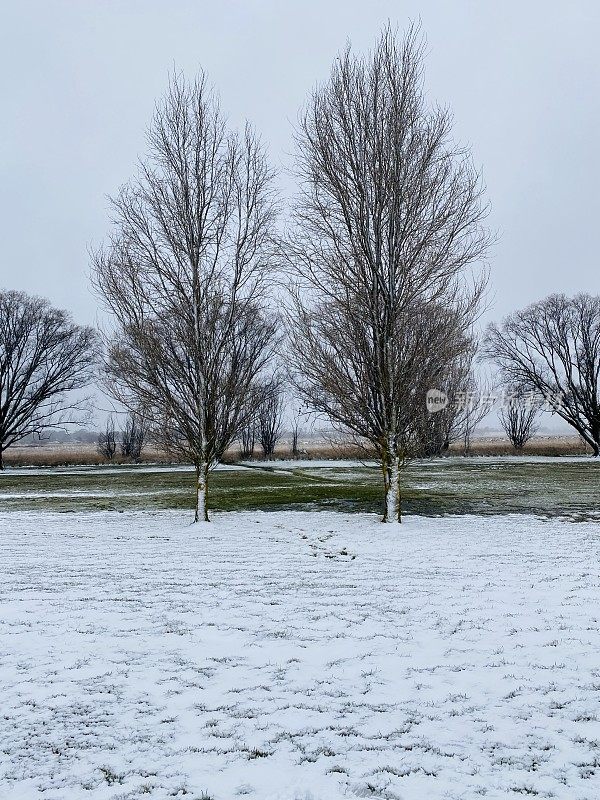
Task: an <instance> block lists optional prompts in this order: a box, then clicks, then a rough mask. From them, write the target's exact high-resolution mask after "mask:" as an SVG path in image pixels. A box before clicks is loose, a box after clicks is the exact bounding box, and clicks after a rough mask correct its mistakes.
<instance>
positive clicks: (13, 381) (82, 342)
mask: <svg viewBox="0 0 600 800" xmlns="http://www.w3.org/2000/svg"><path fill="white" fill-rule="evenodd" d="M97 356H98V339H97V335H96V333H95V332H94V331H93V330H92V329H91V328H86V327H81V326H79V325H75V324H73V322H72V321H71V318H70V317H69V315H68V314H67V313H66V312H65V311H58V310H57V309H54V308H52V307H51V306H50V304H49V303H48V302H47V301H46V300H42V299H40V298H38V297H30V296H29V295H27V294H24V293H23V292H14V291H8V292H0V469H3V468H4V461H3V454H4V451H5V450H6V449H7V448H8V447H10V446H11V445H12V444H15V442H18V441H20V440H21V439H23V438H24V437H26V436H30V435H38V436H41V435H43V433H44V431H47V430H48V429H52V428H58V427H63V426H64V425H68V424H74V423H77V422H81V417H82V413H83V412H84V403H83V402H82V401H81V399H80V400H73V394H72V393H73V392H74V390H77V389H81V387H83V386H85V385H86V384H87V383H89V381H90V380H91V379H92V377H93V373H94V366H95V362H96V359H97Z"/></svg>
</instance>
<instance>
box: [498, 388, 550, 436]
mask: <svg viewBox="0 0 600 800" xmlns="http://www.w3.org/2000/svg"><path fill="white" fill-rule="evenodd" d="M540 408H541V402H540V398H537V400H536V398H535V397H532V396H531V395H529V394H526V393H524V392H523V391H521V389H520V388H519V387H518V386H509V387H507V391H506V402H505V405H503V406H501V408H500V409H499V411H498V418H499V420H500V424H501V425H502V429H503V431H504V433H505V434H506V435H507V437H508V438H509V440H510V442H511V443H512V446H513V447H514V448H515V450H516V451H517V452H521V451H522V450H523V448H524V447H525V445H526V444H527V442H528V441H529V440H530V439H531V437H532V436H533V435H534V434H535V432H536V430H537V419H538V416H539V413H540Z"/></svg>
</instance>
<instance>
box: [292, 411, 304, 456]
mask: <svg viewBox="0 0 600 800" xmlns="http://www.w3.org/2000/svg"><path fill="white" fill-rule="evenodd" d="M301 420H302V408H299V409H298V410H297V411H296V412H295V413H294V416H293V417H292V430H291V433H292V442H291V444H292V446H291V451H292V458H298V456H299V455H300V447H299V442H300V432H301V429H300V422H301Z"/></svg>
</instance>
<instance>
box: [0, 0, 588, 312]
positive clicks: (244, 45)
mask: <svg viewBox="0 0 600 800" xmlns="http://www.w3.org/2000/svg"><path fill="white" fill-rule="evenodd" d="M418 18H420V19H421V21H422V27H423V32H424V33H425V34H426V36H427V40H428V48H429V57H428V61H427V65H426V85H427V89H428V92H429V94H430V96H431V98H432V99H434V100H437V101H439V102H441V103H444V104H448V105H449V106H450V107H451V109H452V110H453V112H454V115H455V119H456V126H455V131H456V136H457V138H458V139H459V140H460V141H462V142H466V143H468V144H470V145H471V146H472V149H473V154H474V158H475V161H476V163H477V164H479V165H480V166H481V168H482V171H483V175H484V178H485V181H486V184H487V187H488V197H489V200H490V202H491V204H492V214H491V218H490V223H491V225H492V226H493V227H494V228H495V229H497V230H498V232H499V235H500V238H499V241H498V244H497V245H496V246H495V247H494V249H493V251H492V253H491V258H490V268H491V286H490V300H491V301H492V303H493V305H492V307H491V309H490V310H489V311H488V312H487V314H486V318H487V319H493V318H499V317H501V316H502V315H504V314H506V313H508V312H509V311H511V310H512V309H514V308H516V307H519V306H522V305H525V304H527V303H529V302H531V301H533V300H536V299H538V298H541V297H543V296H545V295H546V294H548V293H550V292H553V291H565V292H575V291H578V290H586V291H590V292H593V293H595V294H597V293H599V292H600V278H599V274H600V271H599V268H598V260H599V258H598V252H597V249H598V248H597V241H596V236H595V235H594V231H595V230H597V228H598V216H599V212H600V202H599V200H598V192H597V187H598V186H599V185H600V174H599V173H600V156H599V155H598V152H599V147H598V129H599V123H600V102H599V97H600V93H599V89H600V52H599V48H598V39H599V36H600V4H599V3H598V2H597V1H596V0H589V1H586V0H577V2H572V3H567V2H558V1H557V0H550V1H549V0H545V1H544V2H536V1H535V0H520V1H519V2H513V1H512V0H479V1H478V2H467V0H452V1H451V0H447V2H433V0H432V1H431V2H365V0H359V1H356V0H343V2H342V1H341V0H340V1H337V0H336V1H335V2H328V0H319V2H314V0H303V2H295V3H291V2H287V3H284V2H281V0H280V2H275V0H269V1H266V0H265V1H264V2H259V0H248V1H247V2H221V3H218V2H210V3H208V2H200V0H196V2H191V1H190V0H171V1H170V2H168V0H160V1H158V0H143V2H142V1H141V0H139V1H136V0H119V2H117V1H116V0H102V2H101V1H100V0H95V1H94V2H92V1H91V0H88V1H87V2H82V1H80V2H76V1H75V0H71V2H60V1H59V0H44V1H43V2H41V1H39V0H37V1H34V0H24V1H23V2H19V1H18V0H12V1H10V2H9V0H0V31H1V33H0V97H1V98H2V113H1V116H0V241H1V244H2V252H1V255H0V286H1V287H3V288H16V289H23V290H25V291H28V292H34V293H37V294H41V295H45V296H47V297H49V298H50V299H51V301H52V302H53V303H54V304H56V305H58V306H60V307H64V308H68V309H70V310H71V311H72V312H73V314H74V316H75V318H76V320H77V321H79V322H93V321H94V320H95V318H96V303H95V300H94V298H93V296H92V295H91V293H90V290H89V285H88V269H89V265H88V256H87V251H88V246H89V245H90V244H94V243H95V244H98V243H99V242H100V241H101V240H102V238H103V236H104V235H105V233H106V231H107V227H108V226H107V203H106V195H108V194H110V193H113V192H115V191H116V190H117V188H118V186H119V185H120V184H121V183H122V182H124V181H126V180H127V179H128V178H129V177H130V176H131V175H132V173H133V172H134V169H135V162H136V158H137V156H138V155H139V154H141V153H142V152H143V149H144V130H145V127H146V125H147V123H148V121H149V119H150V116H151V114H152V110H153V106H154V103H155V100H156V99H157V98H158V97H159V96H160V95H161V93H162V92H163V91H164V89H165V86H166V83H167V77H168V73H169V71H170V70H172V68H173V67H174V66H175V67H177V68H178V69H181V70H183V71H184V72H185V73H187V74H190V75H192V74H193V73H195V72H196V71H197V70H198V68H199V67H200V66H202V67H203V68H204V69H205V70H206V71H207V73H208V75H209V77H210V79H211V81H212V82H213V83H214V84H215V86H216V87H217V89H218V90H219V92H220V94H221V98H222V104H223V107H224V109H225V110H226V112H227V113H228V115H229V118H230V120H231V122H232V124H234V125H241V124H242V123H243V120H244V119H245V118H248V119H249V120H250V121H251V122H252V123H253V124H254V125H255V127H256V128H257V130H258V131H259V133H260V134H261V135H262V137H263V139H264V141H265V142H266V144H267V145H268V146H269V149H270V152H271V154H272V160H273V163H274V166H276V167H278V168H284V167H285V166H286V164H288V165H289V163H290V153H291V152H292V149H293V147H292V125H293V123H294V122H295V120H296V118H297V113H298V109H299V108H300V106H301V105H302V103H303V102H304V100H305V99H306V97H307V95H308V93H309V92H310V90H311V88H312V87H313V85H314V84H315V82H317V81H320V80H323V79H325V78H326V77H327V75H328V71H329V67H330V64H331V62H332V60H333V58H334V57H335V55H336V53H337V52H338V51H339V50H340V49H341V48H343V46H344V44H345V42H346V41H347V40H348V39H349V40H350V41H351V42H352V44H353V45H354V47H355V48H356V49H359V50H366V49H368V48H369V47H370V46H371V45H372V44H373V42H374V40H375V38H376V36H377V34H378V31H379V30H380V28H381V27H382V25H384V24H385V23H386V21H387V20H388V19H389V20H390V21H391V23H392V24H393V25H397V26H398V27H399V29H400V30H402V29H404V28H405V27H406V25H407V24H408V21H409V20H410V19H418ZM283 185H284V186H288V187H289V186H290V181H289V179H287V181H286V180H283Z"/></svg>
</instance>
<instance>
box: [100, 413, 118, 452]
mask: <svg viewBox="0 0 600 800" xmlns="http://www.w3.org/2000/svg"><path fill="white" fill-rule="evenodd" d="M98 452H99V453H100V455H101V456H102V457H103V458H106V459H107V460H108V461H112V460H113V458H114V457H115V456H116V454H117V432H116V430H115V418H114V417H113V415H112V414H111V415H110V416H109V417H108V419H107V420H106V424H105V425H104V430H102V431H100V433H99V434H98Z"/></svg>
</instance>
